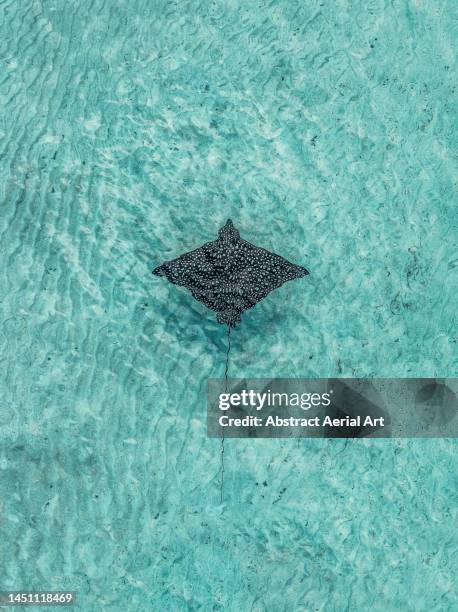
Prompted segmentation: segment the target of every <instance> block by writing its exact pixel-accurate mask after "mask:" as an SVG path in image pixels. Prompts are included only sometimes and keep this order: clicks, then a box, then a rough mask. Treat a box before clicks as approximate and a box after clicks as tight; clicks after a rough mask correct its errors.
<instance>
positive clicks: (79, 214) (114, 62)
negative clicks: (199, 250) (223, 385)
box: [0, 0, 458, 612]
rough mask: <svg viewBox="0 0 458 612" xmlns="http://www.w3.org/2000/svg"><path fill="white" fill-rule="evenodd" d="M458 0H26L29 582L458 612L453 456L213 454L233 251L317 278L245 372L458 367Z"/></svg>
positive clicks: (235, 352) (0, 49)
mask: <svg viewBox="0 0 458 612" xmlns="http://www.w3.org/2000/svg"><path fill="white" fill-rule="evenodd" d="M455 12H456V4H455V2H454V1H453V0H444V1H443V2H434V1H433V0H429V1H428V0H425V1H423V2H420V1H419V0H396V1H393V2H391V1H388V0H367V1H365V2H363V1H361V2H360V1H350V0H335V1H331V0H324V1H322V2H311V1H308V0H303V1H301V2H297V1H295V0H282V1H277V2H264V1H261V0H259V1H257V2H254V1H251V0H245V1H243V2H242V1H237V0H234V1H232V0H229V1H222V0H220V1H217V2H194V1H186V0H184V1H183V2H166V1H161V0H129V1H127V0H125V1H121V0H78V1H76V0H68V1H67V2H59V1H58V0H42V1H38V0H36V1H32V0H0V66H1V69H0V103H1V106H0V108H1V109H2V112H1V114H0V194H1V197H0V201H1V207H0V234H1V238H0V245H1V247H0V249H1V267H0V360H1V366H2V377H1V383H0V389H1V394H0V468H1V472H0V474H1V476H0V536H1V543H0V562H1V568H0V569H1V571H0V588H2V589H29V590H30V589H39V590H47V589H48V590H49V589H69V590H74V591H77V592H78V597H79V601H78V604H77V605H76V606H75V607H76V608H77V609H78V610H84V611H85V612H92V611H94V612H96V611H99V610H114V611H118V610H119V611H125V610H128V611H132V612H134V611H143V610H154V611H161V612H162V611H182V610H183V611H185V610H204V611H207V610H208V611H210V610H230V611H234V612H239V611H242V612H245V611H246V612H248V611H252V612H263V611H268V612H281V611H285V612H296V611H297V612H302V611H304V612H311V611H315V610H316V611H318V610H320V611H321V610H323V611H326V612H328V611H329V612H333V611H336V612H343V611H347V610H348V611H352V612H354V611H356V612H366V611H367V610H374V611H379V612H390V611H398V610H402V611H403V612H404V611H406V612H407V611H415V612H416V611H440V612H442V611H444V612H448V611H451V610H453V609H456V593H455V592H454V577H455V578H456V573H457V567H456V559H457V556H456V535H457V534H456V508H457V503H456V502H457V498H456V490H457V489H456V486H457V481H456V444H454V442H453V441H451V440H410V441H409V440H378V441H377V440H373V441H361V440H355V441H351V440H349V441H345V440H313V441H312V440H299V441H288V440H286V441H285V440H283V441H280V440H258V441H256V443H254V442H253V441H250V440H228V441H227V443H226V453H225V464H226V472H225V484H224V496H223V504H220V497H219V493H220V491H219V487H220V443H219V441H218V440H210V439H207V437H206V427H205V414H206V404H205V388H206V382H207V379H208V378H209V377H215V376H222V375H223V373H224V367H225V351H226V335H225V329H224V327H222V326H220V325H218V324H217V323H216V320H215V316H214V313H212V312H210V311H208V310H206V309H205V308H204V307H203V306H201V305H200V304H199V303H197V302H196V301H194V300H193V299H192V298H191V297H190V295H189V294H188V293H187V292H186V291H185V290H183V289H180V288H178V287H176V286H173V285H170V284H168V283H167V282H166V281H165V280H164V279H161V278H156V277H153V276H152V275H151V270H152V269H153V268H154V267H155V266H156V265H158V264H159V263H161V262H162V261H163V260H165V259H170V258H172V257H176V256H177V255H178V254H180V253H182V252H184V251H187V250H190V249H192V248H196V247H198V246H199V245H200V244H202V243H203V242H205V241H207V240H212V239H214V238H215V237H216V233H217V229H218V227H220V225H221V224H222V223H224V222H225V221H226V219H227V218H228V217H231V218H232V219H233V220H234V222H235V223H236V225H237V227H238V228H239V229H240V231H241V233H242V236H243V237H244V238H246V239H247V240H250V241H252V242H255V243H257V244H259V245H262V246H264V247H265V248H268V249H272V250H274V251H275V252H277V253H280V254H281V255H283V256H285V257H287V258H288V259H290V260H291V261H294V262H296V263H299V264H302V265H305V266H306V267H307V268H308V269H309V270H310V272H311V275H310V276H308V277H307V278H305V279H301V280H299V281H295V282H293V283H289V284H288V285H285V286H284V287H283V288H282V289H280V290H278V291H276V292H274V293H273V294H271V295H270V296H269V297H268V298H267V299H265V300H264V301H262V302H261V303H260V304H258V305H257V306H256V307H255V308H254V309H253V310H251V311H249V312H248V313H246V314H245V315H244V317H243V322H242V325H240V326H239V327H238V328H236V330H235V331H234V333H233V335H232V349H231V356H230V363H229V373H230V375H231V376H239V377H244V376H247V377H248V376H250V377H256V376H259V377H301V376H317V377H318V376H319V377H325V376H359V377H365V376H385V377H390V376H391V377H394V376H456V374H457V370H458V351H457V345H456V328H457V315H456V305H457V304H456V295H457V285H458V282H457V270H458V250H457V244H456V236H457V215H456V193H455V192H454V189H456V181H457V166H456V163H455V162H456V153H457V147H456V145H457V140H456V131H455V132H454V127H455V128H456V108H457V106H456V105H457V96H456V76H457V73H456V61H455V54H456V49H454V47H453V44H454V41H456V37H457V34H458V32H457V21H456V15H454V13H455Z"/></svg>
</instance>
